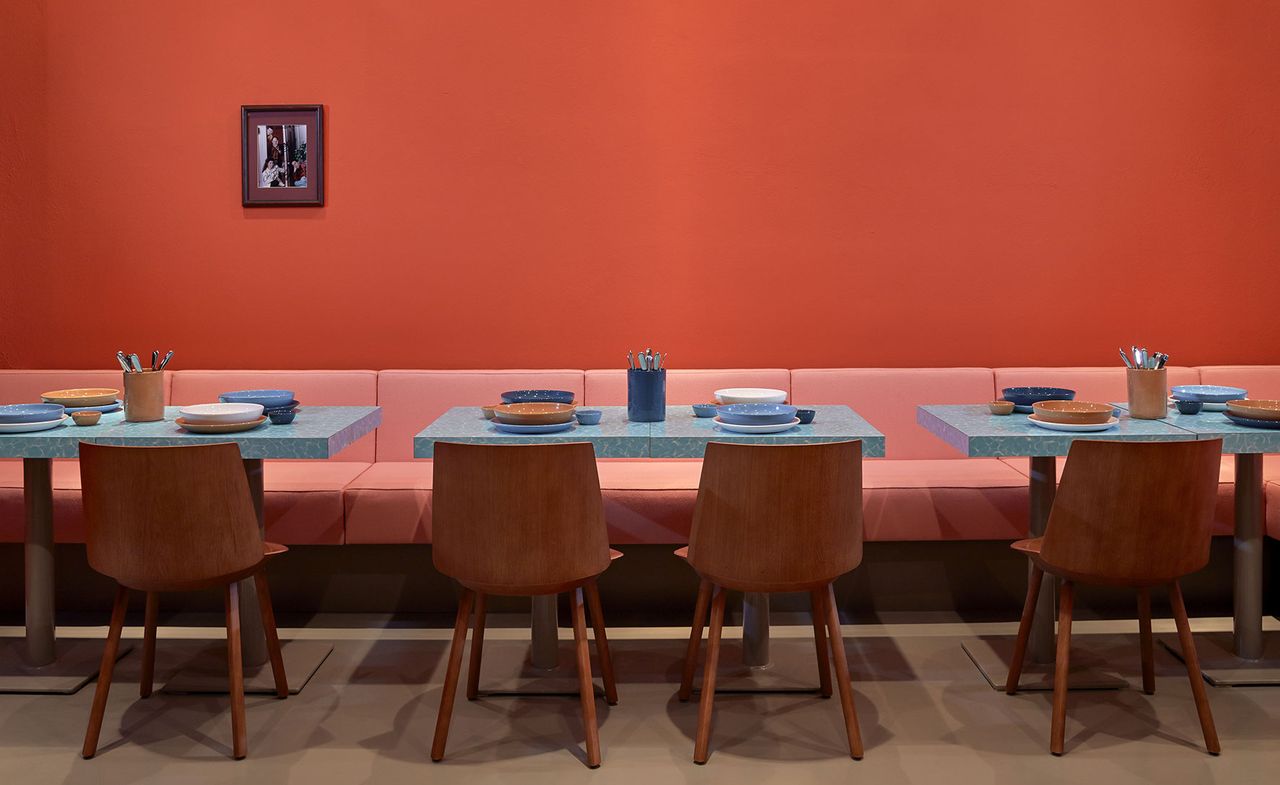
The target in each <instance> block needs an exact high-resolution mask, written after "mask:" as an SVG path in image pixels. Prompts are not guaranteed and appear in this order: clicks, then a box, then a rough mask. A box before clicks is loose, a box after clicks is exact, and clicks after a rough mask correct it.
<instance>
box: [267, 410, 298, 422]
mask: <svg viewBox="0 0 1280 785" xmlns="http://www.w3.org/2000/svg"><path fill="white" fill-rule="evenodd" d="M267 416H268V417H270V418H271V424H272V425H288V424H289V423H291V422H293V418H294V417H297V416H298V413H297V412H296V411H294V410H293V409H281V410H279V411H274V412H271V413H270V414H268V415H267Z"/></svg>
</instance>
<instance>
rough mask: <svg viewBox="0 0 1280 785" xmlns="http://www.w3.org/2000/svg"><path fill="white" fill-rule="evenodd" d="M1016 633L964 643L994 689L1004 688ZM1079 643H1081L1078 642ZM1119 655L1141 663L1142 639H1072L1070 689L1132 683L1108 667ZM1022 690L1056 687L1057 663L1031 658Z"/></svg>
mask: <svg viewBox="0 0 1280 785" xmlns="http://www.w3.org/2000/svg"><path fill="white" fill-rule="evenodd" d="M1014 642H1015V638H1014V637H1013V636H1012V635H984V636H982V637H980V638H967V639H965V640H964V641H962V642H961V644H960V645H961V646H962V647H963V648H964V653H965V654H968V655H969V659H970V660H972V661H973V664H974V665H976V666H978V670H979V671H981V673H982V675H983V676H984V677H985V678H986V680H987V683H988V684H990V685H991V688H992V689H995V690H1001V691H1003V690H1004V684H1005V681H1006V680H1007V679H1008V678H1009V663H1010V662H1012V661H1013V645H1014ZM1077 642H1078V643H1077ZM1113 654H1114V655H1115V657H1125V656H1128V657H1131V658H1132V659H1133V661H1134V663H1135V664H1137V662H1138V657H1139V653H1138V641H1137V638H1135V637H1133V636H1128V637H1125V636H1120V635H1079V636H1076V637H1075V638H1073V639H1072V645H1071V668H1070V672H1069V673H1070V675H1069V677H1068V679H1067V689H1069V690H1119V689H1124V688H1125V687H1128V686H1129V682H1128V681H1127V680H1126V679H1124V678H1122V677H1120V676H1119V675H1117V674H1116V673H1115V672H1114V671H1113V670H1111V669H1110V668H1109V667H1108V664H1109V663H1110V662H1113V661H1114V659H1113V657H1112V656H1111V655H1113ZM1018 689H1019V690H1026V691H1037V690H1052V689H1053V663H1034V662H1031V661H1030V657H1028V658H1027V663H1026V664H1025V666H1024V667H1023V669H1022V678H1021V679H1019V680H1018Z"/></svg>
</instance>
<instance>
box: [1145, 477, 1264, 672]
mask: <svg viewBox="0 0 1280 785" xmlns="http://www.w3.org/2000/svg"><path fill="white" fill-rule="evenodd" d="M1264 482H1265V480H1264V478H1263V476H1262V456H1261V455H1259V454H1241V455H1237V456H1236V477H1235V486H1236V489H1235V503H1236V510H1235V536H1234V540H1233V543H1234V548H1235V554H1234V556H1235V565H1234V570H1235V572H1234V576H1233V581H1232V592H1233V600H1234V604H1235V608H1234V627H1233V634H1232V635H1231V636H1230V637H1228V636H1227V635H1225V634H1215V633H1209V634H1200V635H1196V636H1195V637H1196V651H1197V653H1198V654H1199V655H1200V670H1201V671H1202V672H1203V673H1204V676H1205V678H1206V679H1207V680H1208V681H1209V683H1210V684H1213V685H1215V686H1224V687H1242V686H1250V685H1272V686H1274V685H1280V638H1277V637H1276V636H1274V635H1273V636H1270V637H1266V636H1264V635H1263V634H1262V548H1263V542H1262V537H1263V484H1264ZM1161 643H1163V644H1164V645H1165V647H1166V648H1168V649H1169V651H1171V652H1173V653H1174V655H1176V656H1178V657H1181V655H1182V649H1181V647H1179V646H1178V642H1177V640H1176V639H1175V638H1173V637H1171V636H1170V637H1162V638H1161Z"/></svg>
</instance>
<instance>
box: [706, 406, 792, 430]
mask: <svg viewBox="0 0 1280 785" xmlns="http://www.w3.org/2000/svg"><path fill="white" fill-rule="evenodd" d="M716 413H717V414H719V415H720V422H727V423H729V424H730V425H781V424H783V423H788V422H791V421H792V420H794V419H795V418H796V407H794V406H788V405H786V404H785V403H731V404H729V405H727V406H721V407H720V408H718V409H716Z"/></svg>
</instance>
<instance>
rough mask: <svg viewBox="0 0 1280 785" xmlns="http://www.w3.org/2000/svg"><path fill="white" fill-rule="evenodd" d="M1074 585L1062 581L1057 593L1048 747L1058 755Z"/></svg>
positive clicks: (1062, 731)
mask: <svg viewBox="0 0 1280 785" xmlns="http://www.w3.org/2000/svg"><path fill="white" fill-rule="evenodd" d="M1075 598H1076V587H1075V584H1074V583H1072V582H1071V581H1063V582H1062V593H1061V594H1060V595H1058V654H1057V657H1056V658H1055V659H1054V667H1053V724H1052V726H1051V727H1050V729H1049V751H1050V752H1052V753H1053V754H1054V755H1061V754H1062V749H1063V744H1064V741H1065V739H1066V734H1067V681H1068V678H1069V673H1070V671H1071V611H1072V609H1073V607H1074V605H1075Z"/></svg>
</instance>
